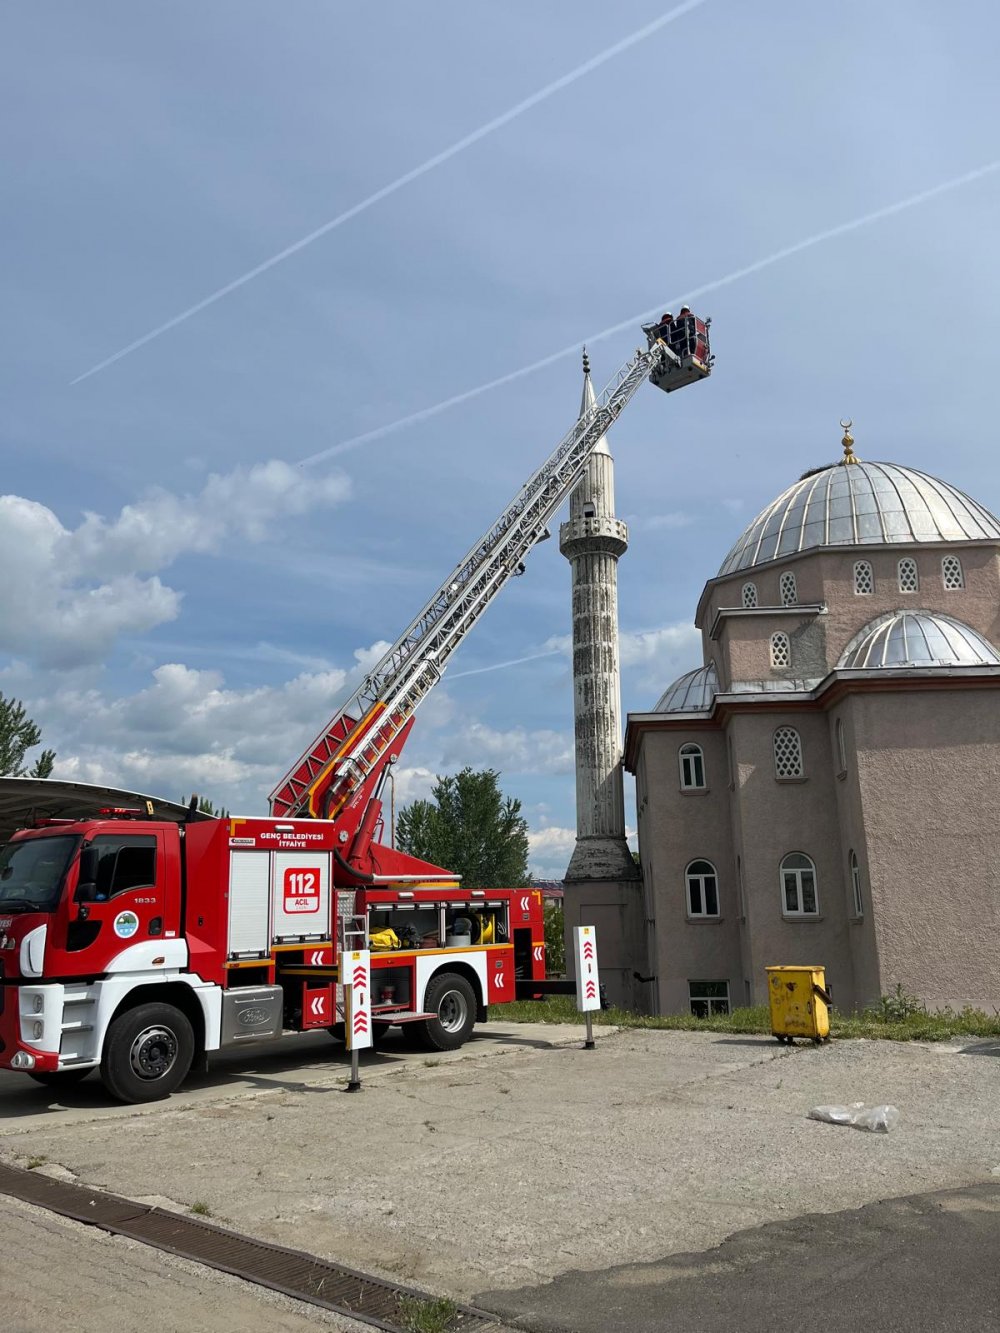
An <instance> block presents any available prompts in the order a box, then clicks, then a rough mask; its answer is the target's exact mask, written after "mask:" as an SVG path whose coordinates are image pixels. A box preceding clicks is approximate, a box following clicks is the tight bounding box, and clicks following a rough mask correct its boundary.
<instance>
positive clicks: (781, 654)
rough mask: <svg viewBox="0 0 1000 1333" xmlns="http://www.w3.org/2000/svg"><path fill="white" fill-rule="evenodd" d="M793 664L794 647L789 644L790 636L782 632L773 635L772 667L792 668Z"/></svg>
mask: <svg viewBox="0 0 1000 1333" xmlns="http://www.w3.org/2000/svg"><path fill="white" fill-rule="evenodd" d="M791 662H792V645H791V644H790V643H789V642H788V635H787V634H785V633H784V632H783V631H782V630H778V632H777V634H772V635H771V665H772V666H773V667H786V666H790V665H791Z"/></svg>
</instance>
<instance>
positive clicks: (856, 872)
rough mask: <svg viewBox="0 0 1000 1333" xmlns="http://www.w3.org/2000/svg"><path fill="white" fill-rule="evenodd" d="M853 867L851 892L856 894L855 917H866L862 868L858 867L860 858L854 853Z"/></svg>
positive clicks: (851, 857) (852, 855) (851, 856)
mask: <svg viewBox="0 0 1000 1333" xmlns="http://www.w3.org/2000/svg"><path fill="white" fill-rule="evenodd" d="M849 860H850V866H851V892H852V893H853V894H854V915H855V916H864V914H865V900H864V899H863V898H862V896H861V867H860V866H859V865H858V858H857V857H856V856H855V855H854V853H853V851H852V852H851V855H850V858H849Z"/></svg>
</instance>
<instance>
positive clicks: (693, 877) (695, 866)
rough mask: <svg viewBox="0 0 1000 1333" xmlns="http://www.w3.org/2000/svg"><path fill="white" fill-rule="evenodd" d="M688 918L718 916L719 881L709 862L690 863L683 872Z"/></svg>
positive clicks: (713, 867)
mask: <svg viewBox="0 0 1000 1333" xmlns="http://www.w3.org/2000/svg"><path fill="white" fill-rule="evenodd" d="M684 883H685V885H686V886H687V908H688V916H718V915H719V879H718V876H717V875H716V873H715V866H714V865H712V863H711V861H692V862H691V864H690V865H689V866H688V868H687V870H685V872H684Z"/></svg>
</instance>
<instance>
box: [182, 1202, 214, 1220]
mask: <svg viewBox="0 0 1000 1333" xmlns="http://www.w3.org/2000/svg"><path fill="white" fill-rule="evenodd" d="M188 1211H189V1212H192V1213H194V1215H195V1216H196V1217H211V1216H212V1210H211V1208H209V1206H208V1204H207V1203H202V1201H201V1200H200V1199H199V1200H198V1202H197V1203H193V1204H192V1205H191V1207H190V1209H189V1210H188Z"/></svg>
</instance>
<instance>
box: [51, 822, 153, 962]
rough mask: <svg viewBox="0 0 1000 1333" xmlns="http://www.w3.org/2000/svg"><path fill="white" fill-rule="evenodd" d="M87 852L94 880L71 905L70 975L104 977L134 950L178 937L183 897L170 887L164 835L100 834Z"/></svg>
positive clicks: (81, 887)
mask: <svg viewBox="0 0 1000 1333" xmlns="http://www.w3.org/2000/svg"><path fill="white" fill-rule="evenodd" d="M86 848H89V849H90V855H89V857H88V864H89V865H90V866H91V867H92V868H93V875H94V878H93V881H92V882H91V884H90V885H89V886H88V885H78V888H77V891H76V894H75V895H74V900H73V901H72V902H71V903H70V905H69V923H68V926H67V930H66V943H65V950H66V955H67V957H66V959H65V962H66V964H67V965H68V966H67V969H66V970H67V971H69V972H78V971H83V972H88V973H94V972H103V971H105V970H106V969H107V967H108V966H109V964H110V963H111V962H112V960H113V959H114V958H115V957H116V956H117V955H118V954H120V953H121V952H123V950H125V949H127V948H128V947H129V946H130V945H133V944H140V943H143V942H145V941H148V940H153V939H160V938H169V937H176V935H177V932H178V925H179V921H178V917H179V904H178V894H177V893H176V892H175V891H170V890H171V889H172V888H173V887H174V886H171V885H170V884H169V883H168V882H167V881H168V875H167V869H168V867H167V864H166V858H165V857H164V848H163V835H162V833H160V832H146V831H143V832H138V831H134V830H133V829H129V830H128V831H122V832H121V833H110V832H109V833H99V834H97V835H96V836H95V837H93V838H91V839H89V840H88V842H87V845H86ZM85 851H86V849H85Z"/></svg>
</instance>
